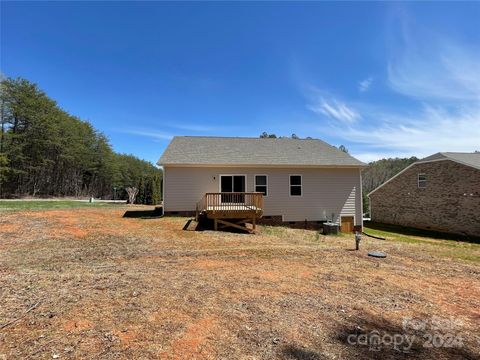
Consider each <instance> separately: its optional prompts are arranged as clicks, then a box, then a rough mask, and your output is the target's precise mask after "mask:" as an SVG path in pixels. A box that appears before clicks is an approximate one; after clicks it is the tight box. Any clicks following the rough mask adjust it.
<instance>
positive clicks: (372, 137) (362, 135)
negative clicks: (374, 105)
mask: <svg viewBox="0 0 480 360" xmlns="http://www.w3.org/2000/svg"><path fill="white" fill-rule="evenodd" d="M374 116H375V117H376V118H378V119H379V120H380V121H379V123H377V124H375V125H373V124H372V125H367V124H359V125H358V126H355V127H348V128H341V129H340V128H339V129H338V130H339V131H338V132H337V134H338V135H339V136H340V137H342V138H344V139H345V140H349V141H350V142H353V143H354V144H357V145H358V146H359V148H361V149H362V152H363V156H362V157H363V159H364V160H366V158H372V157H374V156H373V154H376V155H377V156H378V158H381V157H385V156H387V157H388V156H417V157H424V156H428V155H430V154H433V153H435V152H439V151H468V152H471V151H474V150H477V149H479V148H480V140H479V139H480V107H472V108H462V109H454V110H449V109H446V108H444V107H432V106H428V105H425V106H424V107H423V108H422V109H421V110H420V111H419V112H415V113H412V114H411V115H409V116H401V115H399V114H397V113H389V112H385V113H379V112H376V113H375V114H374ZM340 130H341V131H340ZM369 160H371V159H369Z"/></svg>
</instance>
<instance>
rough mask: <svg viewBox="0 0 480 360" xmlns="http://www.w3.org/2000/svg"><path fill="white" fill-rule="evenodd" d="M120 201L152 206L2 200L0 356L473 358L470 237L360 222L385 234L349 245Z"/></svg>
mask: <svg viewBox="0 0 480 360" xmlns="http://www.w3.org/2000/svg"><path fill="white" fill-rule="evenodd" d="M0 206H3V203H0ZM26 209H29V210H26ZM127 209H128V210H139V211H140V210H145V209H149V208H148V207H141V206H133V207H127V206H125V205H116V204H115V205H114V206H97V205H94V206H93V207H92V206H83V205H82V206H80V207H76V206H75V207H70V206H68V207H67V208H53V209H52V208H48V207H47V206H45V207H41V206H40V207H37V206H34V207H19V208H16V209H12V208H10V209H9V210H8V211H1V210H0V300H1V303H0V304H1V306H0V359H2V360H3V359H4V358H5V359H27V358H28V359H34V358H41V359H51V358H59V359H65V358H66V359H73V358H75V359H76V358H88V359H156V358H160V359H218V358H221V359H367V358H373V359H396V358H414V359H478V358H479V354H480V337H478V334H479V333H478V329H479V326H480V265H479V260H480V245H478V244H473V243H461V242H456V241H451V240H442V239H431V238H428V237H421V236H407V235H403V234H397V233H395V232H386V231H383V232H380V231H379V230H375V229H367V231H368V232H370V233H372V234H381V235H383V236H386V237H387V240H386V241H381V240H374V239H370V238H366V237H364V238H363V240H362V244H361V250H360V251H354V250H353V248H354V239H353V236H351V235H342V236H332V237H330V236H328V237H325V236H323V235H319V234H318V233H317V232H315V231H311V230H298V229H296V230H294V229H288V228H283V227H260V233H259V234H256V235H246V234H239V233H226V232H213V231H204V232H194V231H184V230H182V228H183V226H184V225H185V223H186V221H187V219H186V218H169V217H164V218H152V219H142V218H124V217H123V214H124V213H125V211H126V210H127ZM39 210H41V211H39ZM369 250H381V251H385V252H386V253H387V254H388V257H387V258H386V259H374V258H371V257H368V256H367V251H369ZM412 319H413V320H412ZM439 320H441V324H442V326H437V327H436V328H435V325H436V324H437V325H438V323H439ZM387 335H389V336H391V337H390V338H392V337H393V336H394V335H399V336H400V335H401V336H404V337H406V339H407V340H408V339H410V340H411V346H410V347H408V348H407V347H406V343H402V344H401V346H397V345H398V342H396V343H392V342H390V343H389V342H388V341H387V340H388V339H389V338H388V337H386V336H387ZM432 335H435V336H434V338H435V339H436V340H435V341H436V342H435V344H434V345H435V346H433V347H428V345H429V343H428V339H429V337H432ZM375 336H380V337H381V338H382V339H384V341H383V342H381V343H380V345H379V347H380V348H378V347H372V342H373V341H374V340H375ZM452 337H453V338H454V340H456V341H454V342H452V341H450V340H451V339H452ZM361 339H367V344H364V343H363V342H362V341H360V340H361ZM399 339H400V338H399ZM439 339H440V340H439ZM460 340H461V341H460ZM352 341H353V343H352ZM355 341H356V342H355ZM438 341H441V343H439V342H438ZM368 342H369V343H368ZM439 344H440V345H443V346H437V345H439ZM424 345H427V347H424ZM447 345H449V346H447ZM452 345H455V346H452ZM375 350H381V351H375ZM404 351H405V352H404Z"/></svg>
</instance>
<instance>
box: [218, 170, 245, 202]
mask: <svg viewBox="0 0 480 360" xmlns="http://www.w3.org/2000/svg"><path fill="white" fill-rule="evenodd" d="M245 183H246V179H245V175H220V192H222V193H244V192H245ZM244 197H245V196H244V195H243V194H241V195H240V194H231V195H230V194H222V202H228V203H232V202H234V203H242V202H245V198H244Z"/></svg>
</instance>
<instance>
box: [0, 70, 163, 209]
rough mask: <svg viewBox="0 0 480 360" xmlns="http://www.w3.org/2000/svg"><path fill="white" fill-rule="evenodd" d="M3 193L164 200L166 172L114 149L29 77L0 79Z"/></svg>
mask: <svg viewBox="0 0 480 360" xmlns="http://www.w3.org/2000/svg"><path fill="white" fill-rule="evenodd" d="M0 126H1V132H0V197H21V196H44V197H46V196H75V197H83V196H94V197H101V198H104V199H113V198H117V199H126V198H127V195H126V191H125V188H127V187H137V188H138V189H139V196H138V197H137V202H139V203H145V204H157V203H159V202H160V201H161V181H162V173H161V171H160V170H159V169H157V168H156V167H155V166H153V165H152V164H151V163H149V162H147V161H144V160H141V159H138V158H136V157H135V156H133V155H126V154H119V153H116V152H114V151H113V150H112V147H111V145H110V143H109V140H108V138H107V137H106V136H105V135H104V134H102V133H101V132H99V131H98V130H96V129H95V128H94V127H93V126H92V125H91V124H90V123H89V122H87V121H84V120H81V119H79V118H78V117H76V116H73V115H70V114H69V113H67V112H66V111H64V110H63V109H61V108H60V107H59V106H58V104H57V103H56V102H55V101H54V100H52V99H50V98H49V97H48V96H47V95H46V94H45V93H44V92H43V91H42V90H40V89H39V88H38V86H37V85H36V84H33V83H31V82H29V81H28V80H25V79H22V78H17V79H12V78H6V79H2V80H1V82H0Z"/></svg>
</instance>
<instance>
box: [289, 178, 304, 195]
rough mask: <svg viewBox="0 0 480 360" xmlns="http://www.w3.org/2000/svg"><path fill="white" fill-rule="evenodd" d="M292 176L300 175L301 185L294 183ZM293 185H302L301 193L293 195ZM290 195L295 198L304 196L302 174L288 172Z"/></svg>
mask: <svg viewBox="0 0 480 360" xmlns="http://www.w3.org/2000/svg"><path fill="white" fill-rule="evenodd" d="M292 176H300V185H292V184H291V182H292ZM292 186H300V194H301V195H292V191H291V187H292ZM288 195H289V196H290V197H293V198H300V197H303V176H302V175H300V174H288Z"/></svg>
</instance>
